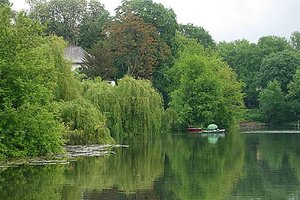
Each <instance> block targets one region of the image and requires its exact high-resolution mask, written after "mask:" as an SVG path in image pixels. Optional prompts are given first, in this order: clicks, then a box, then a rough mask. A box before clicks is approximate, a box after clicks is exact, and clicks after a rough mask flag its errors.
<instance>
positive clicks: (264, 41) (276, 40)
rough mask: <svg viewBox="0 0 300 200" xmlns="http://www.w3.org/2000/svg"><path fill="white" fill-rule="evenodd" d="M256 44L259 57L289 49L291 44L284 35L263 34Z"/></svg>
mask: <svg viewBox="0 0 300 200" xmlns="http://www.w3.org/2000/svg"><path fill="white" fill-rule="evenodd" d="M257 46H258V48H259V51H260V55H261V58H263V57H265V56H267V55H270V54H271V53H277V52H281V51H284V50H291V49H292V46H291V45H290V43H289V42H288V41H287V39H286V38H284V37H278V36H263V37H261V38H259V40H258V43H257Z"/></svg>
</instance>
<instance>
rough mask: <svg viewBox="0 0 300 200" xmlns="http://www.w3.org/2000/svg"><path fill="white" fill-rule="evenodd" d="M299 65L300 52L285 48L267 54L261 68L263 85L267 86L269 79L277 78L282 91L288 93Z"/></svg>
mask: <svg viewBox="0 0 300 200" xmlns="http://www.w3.org/2000/svg"><path fill="white" fill-rule="evenodd" d="M298 66H300V52H295V51H288V50H285V51H281V52H277V53H273V54H271V55H269V56H266V57H265V58H264V59H263V60H262V65H261V69H260V73H261V80H260V81H261V85H262V87H263V88H264V87H266V85H267V83H268V82H269V81H273V80H277V81H279V82H280V85H281V88H282V91H283V92H284V93H285V94H287V85H288V84H289V83H290V82H291V80H292V79H293V76H294V74H295V72H296V69H297V67H298Z"/></svg>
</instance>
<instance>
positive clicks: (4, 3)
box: [0, 0, 10, 6]
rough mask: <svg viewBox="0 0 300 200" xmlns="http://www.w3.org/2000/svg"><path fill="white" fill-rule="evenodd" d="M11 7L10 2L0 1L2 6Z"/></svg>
mask: <svg viewBox="0 0 300 200" xmlns="http://www.w3.org/2000/svg"><path fill="white" fill-rule="evenodd" d="M5 5H10V4H9V1H8V0H0V6H5Z"/></svg>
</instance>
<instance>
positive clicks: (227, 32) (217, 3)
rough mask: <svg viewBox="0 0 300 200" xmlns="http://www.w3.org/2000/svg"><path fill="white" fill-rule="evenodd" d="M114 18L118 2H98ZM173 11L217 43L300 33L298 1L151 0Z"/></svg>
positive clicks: (21, 0)
mask: <svg viewBox="0 0 300 200" xmlns="http://www.w3.org/2000/svg"><path fill="white" fill-rule="evenodd" d="M99 1H100V2H101V3H103V4H104V6H105V8H106V9H107V10H109V11H110V12H111V14H112V15H113V14H114V9H115V8H116V7H117V6H119V5H121V0H99ZM153 1H154V2H156V3H161V4H163V5H164V6H165V7H166V8H172V9H173V10H174V12H175V13H176V15H177V21H178V23H182V24H186V23H193V24H194V25H196V26H202V27H203V28H204V29H205V30H207V31H208V32H209V34H210V35H211V36H212V37H213V39H214V40H215V41H217V42H221V41H227V42H230V41H234V40H237V39H247V40H249V41H251V42H257V41H258V39H259V38H260V37H262V36H267V35H276V36H281V37H286V38H287V39H288V38H289V37H290V35H291V34H292V33H293V32H294V31H300V12H299V9H300V0H153ZM10 2H11V3H13V8H14V9H15V10H21V9H26V8H28V5H26V4H25V0H10Z"/></svg>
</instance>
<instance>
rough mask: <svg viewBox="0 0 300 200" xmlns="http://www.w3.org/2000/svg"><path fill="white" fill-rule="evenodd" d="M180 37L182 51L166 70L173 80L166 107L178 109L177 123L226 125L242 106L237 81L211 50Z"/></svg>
mask: <svg viewBox="0 0 300 200" xmlns="http://www.w3.org/2000/svg"><path fill="white" fill-rule="evenodd" d="M180 40H181V44H182V46H181V47H182V51H181V53H180V56H179V58H178V60H177V61H176V63H175V66H174V67H173V68H172V69H170V71H169V73H170V76H171V77H172V80H173V86H172V88H171V90H172V92H171V102H170V107H171V108H173V109H174V110H175V111H176V112H177V113H178V121H177V125H178V126H179V127H184V126H187V125H204V126H206V125H208V124H210V123H217V124H218V125H220V126H226V125H229V124H230V123H231V122H233V121H234V120H235V119H238V118H239V115H240V113H241V109H242V107H243V103H242V93H241V86H242V85H241V83H239V82H237V81H236V76H235V74H234V73H233V72H232V70H231V69H230V68H229V67H228V66H227V65H226V63H224V62H222V61H221V59H220V58H219V57H218V56H217V55H215V54H214V53H213V52H209V51H206V50H205V49H204V47H202V46H200V45H199V44H197V43H196V42H195V41H193V40H189V39H184V38H180Z"/></svg>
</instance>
